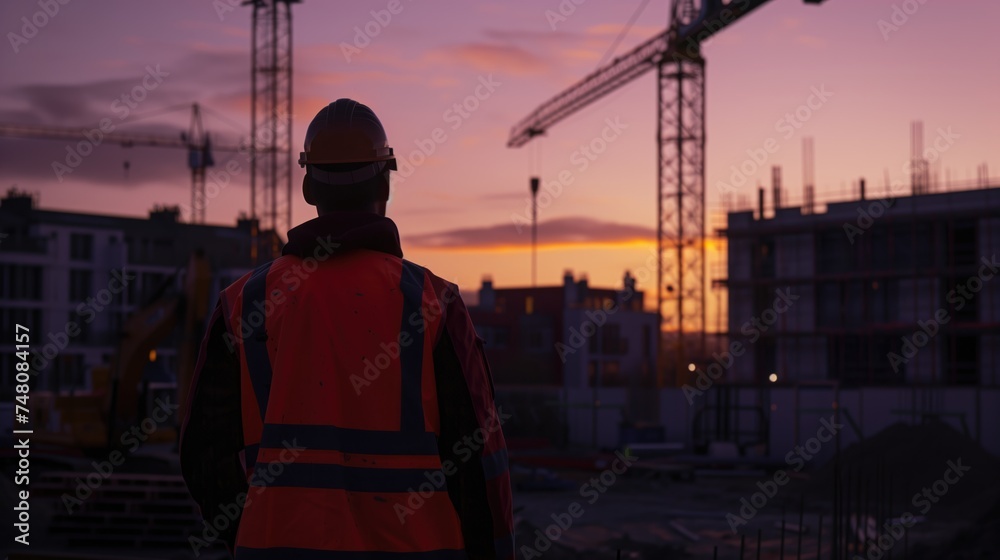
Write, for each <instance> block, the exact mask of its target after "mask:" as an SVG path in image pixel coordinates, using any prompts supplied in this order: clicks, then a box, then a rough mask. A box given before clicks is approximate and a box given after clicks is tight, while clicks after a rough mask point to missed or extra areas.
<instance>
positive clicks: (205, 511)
mask: <svg viewBox="0 0 1000 560" xmlns="http://www.w3.org/2000/svg"><path fill="white" fill-rule="evenodd" d="M226 333H227V329H226V321H225V319H224V318H223V316H222V304H221V301H220V303H219V305H217V306H216V308H215V312H214V313H213V314H212V318H211V319H210V320H209V325H208V329H207V330H206V332H205V338H204V339H203V340H202V343H201V350H200V352H199V355H198V362H197V365H196V366H195V372H194V377H193V379H192V381H191V390H190V393H189V399H188V406H187V416H186V417H185V419H184V423H183V424H182V426H181V442H180V463H181V473H182V474H183V476H184V482H185V483H186V484H187V487H188V491H190V493H191V497H192V498H194V501H195V502H196V503H197V504H198V507H199V508H200V509H201V515H202V517H203V518H204V519H205V522H206V523H207V524H208V526H209V527H213V524H212V523H213V520H214V519H216V516H218V515H220V514H222V515H226V516H227V519H229V520H231V521H230V522H229V523H219V525H221V526H223V527H225V528H224V529H222V530H218V529H219V528H218V527H213V528H214V529H216V530H218V537H216V538H218V539H221V540H223V542H224V543H225V544H226V545H227V546H228V547H229V550H230V552H232V550H233V547H234V546H235V542H236V531H237V528H238V526H239V515H240V514H241V513H242V504H243V501H242V500H238V499H237V497H238V496H239V494H240V493H245V492H246V491H247V487H248V485H247V480H246V474H245V472H244V470H243V467H242V464H241V461H240V452H241V451H242V450H243V426H242V419H241V416H240V361H239V356H238V355H237V354H236V352H238V351H239V350H238V347H236V346H235V345H234V344H232V342H229V343H227V341H226V339H227V338H229V340H230V341H232V340H233V339H232V338H231V337H227V336H225V335H226ZM234 512H235V517H236V519H232V518H233V517H234ZM214 534H215V533H214V531H212V530H208V531H206V532H205V533H204V534H203V535H195V537H200V538H201V539H203V540H206V541H211V540H213V537H214ZM199 544H200V543H199Z"/></svg>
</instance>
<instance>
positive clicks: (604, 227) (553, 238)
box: [406, 216, 656, 250]
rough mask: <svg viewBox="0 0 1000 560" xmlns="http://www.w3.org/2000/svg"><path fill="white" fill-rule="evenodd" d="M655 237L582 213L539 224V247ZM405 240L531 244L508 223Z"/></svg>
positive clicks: (429, 245) (480, 245) (462, 245)
mask: <svg viewBox="0 0 1000 560" xmlns="http://www.w3.org/2000/svg"><path fill="white" fill-rule="evenodd" d="M655 236H656V231H655V230H654V229H653V228H650V227H646V226H639V225H633V224H622V223H617V222H609V221H603V220H597V219H593V218H587V217H583V216H568V217H564V218H554V219H552V220H548V221H545V222H540V223H539V224H538V240H539V247H556V246H559V247H564V246H587V245H608V244H630V243H636V242H650V243H651V242H653V240H655V238H656V237H655ZM406 239H407V241H408V242H409V243H410V244H411V245H413V246H415V247H419V248H421V249H452V250H461V249H476V250H483V249H487V250H489V249H493V250H510V249H518V248H528V247H530V246H531V237H530V236H529V235H528V234H527V233H517V230H515V229H514V228H513V227H512V226H511V225H510V224H509V223H503V224H495V225H490V226H481V227H470V228H456V229H449V230H443V231H438V232H432V233H424V234H418V235H410V236H407V238H406Z"/></svg>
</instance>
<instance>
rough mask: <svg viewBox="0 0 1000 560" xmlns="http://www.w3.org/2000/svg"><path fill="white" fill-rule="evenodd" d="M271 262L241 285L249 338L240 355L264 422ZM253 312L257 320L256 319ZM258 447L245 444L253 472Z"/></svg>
mask: <svg viewBox="0 0 1000 560" xmlns="http://www.w3.org/2000/svg"><path fill="white" fill-rule="evenodd" d="M271 264H272V263H270V262H268V263H265V264H263V265H261V266H260V267H258V268H257V269H256V270H254V271H253V274H252V275H251V276H250V279H249V280H247V282H246V284H244V285H243V298H242V301H243V309H242V310H241V318H242V320H243V322H242V325H243V326H244V327H250V328H251V331H250V334H249V336H247V337H246V338H245V339H244V340H243V355H244V357H245V359H246V364H247V371H248V372H249V374H250V383H251V385H253V392H254V396H255V397H256V399H257V406H259V407H260V419H261V421H262V422H263V421H264V416H265V415H266V414H267V399H268V395H269V394H270V392H271V376H272V372H271V358H270V356H269V355H268V353H267V316H266V315H265V313H264V309H265V307H264V302H265V300H266V299H267V273H268V271H270V270H271ZM254 312H256V313H257V314H258V315H259V319H255V318H254V316H253V314H254ZM257 452H258V446H257V445H248V446H247V447H246V449H245V454H244V456H245V457H246V464H247V470H248V471H252V470H253V468H254V464H255V463H256V462H257Z"/></svg>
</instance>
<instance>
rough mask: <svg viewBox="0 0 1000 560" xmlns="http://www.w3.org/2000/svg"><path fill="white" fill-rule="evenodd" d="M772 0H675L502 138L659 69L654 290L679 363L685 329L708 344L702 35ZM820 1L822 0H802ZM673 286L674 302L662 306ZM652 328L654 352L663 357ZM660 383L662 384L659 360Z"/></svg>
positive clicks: (525, 138)
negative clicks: (649, 28)
mask: <svg viewBox="0 0 1000 560" xmlns="http://www.w3.org/2000/svg"><path fill="white" fill-rule="evenodd" d="M768 1H769V0H673V2H672V4H671V9H670V10H671V18H670V26H669V27H668V28H667V29H666V30H665V31H663V32H662V33H660V34H659V35H656V36H654V37H653V38H651V39H649V40H647V41H645V42H643V43H641V44H640V45H639V46H637V47H635V48H633V49H632V50H631V51H629V52H627V53H625V54H623V55H621V56H619V57H617V58H615V59H614V60H612V61H611V62H609V63H607V64H605V65H603V66H601V67H600V68H598V69H597V70H595V71H594V72H592V73H590V74H589V75H587V76H586V77H584V78H583V79H582V80H580V81H578V82H576V83H575V84H573V85H572V86H570V87H569V88H567V89H566V90H564V91H563V92H561V93H559V94H558V95H556V96H554V97H552V98H551V99H549V100H548V101H546V102H544V103H542V104H541V105H540V106H539V107H538V108H536V109H535V110H534V111H532V112H531V113H530V114H529V115H528V116H527V117H525V118H524V119H522V120H521V121H520V122H518V123H517V124H515V125H514V127H513V128H512V129H511V132H510V137H509V139H508V142H507V146H508V147H510V148H517V147H520V146H523V145H525V144H527V143H528V142H530V141H531V140H532V139H533V138H534V137H536V136H539V135H542V134H545V132H546V131H547V130H548V129H549V128H551V127H552V126H554V125H555V124H556V123H559V122H560V121H562V120H563V119H565V118H567V117H569V116H571V115H573V114H575V113H576V112H578V111H580V110H582V109H584V108H585V107H587V106H589V105H590V104H592V103H594V102H596V101H597V100H599V99H601V98H603V97H604V96H606V95H608V94H610V93H612V92H614V91H615V90H617V89H618V88H621V87H624V86H625V85H626V84H628V83H630V82H632V81H633V80H635V79H636V78H638V77H640V76H642V75H643V74H645V73H646V72H648V71H650V70H656V73H657V81H656V83H657V93H658V95H657V116H658V121H657V129H656V143H657V194H656V206H657V266H658V270H657V290H656V312H657V316H658V318H659V324H660V329H661V331H662V330H663V329H664V326H665V323H666V326H667V327H668V328H667V330H674V331H676V336H677V351H676V359H677V361H676V364H677V365H676V368H677V369H676V370H675V371H677V372H679V371H681V366H682V365H683V364H684V363H685V359H684V353H685V339H684V337H685V334H686V333H699V334H700V340H699V341H698V344H699V346H700V349H701V353H702V354H704V350H705V327H706V321H705V295H706V294H705V280H706V272H705V269H706V262H705V243H704V239H705V59H704V58H703V57H702V54H701V43H702V42H703V41H705V40H706V39H708V38H709V37H711V36H712V35H714V34H716V33H718V32H719V31H721V30H722V29H724V28H726V27H728V26H729V25H732V24H733V23H734V22H736V21H738V20H740V19H741V18H743V17H744V16H746V15H747V14H749V13H750V12H752V11H753V10H754V9H756V8H758V7H760V6H762V5H764V4H766V3H767V2H768ZM804 1H805V3H807V4H821V3H822V2H823V0H804ZM664 291H666V292H668V293H670V294H671V295H670V298H669V299H671V300H673V303H674V304H675V307H674V309H673V311H672V313H669V314H666V315H665V314H664V303H665V301H666V300H667V299H668V298H667V296H666V294H664ZM661 338H662V336H657V349H658V350H657V360H658V361H661V360H662V349H661V346H662V341H661ZM657 372H658V373H657V383H658V385H659V386H661V387H662V386H663V385H664V373H663V369H662V368H661V367H660V364H658V367H657Z"/></svg>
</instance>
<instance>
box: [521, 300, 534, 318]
mask: <svg viewBox="0 0 1000 560" xmlns="http://www.w3.org/2000/svg"><path fill="white" fill-rule="evenodd" d="M534 312H535V298H533V297H531V296H528V297H526V298H524V314H525V315H531V314H532V313H534Z"/></svg>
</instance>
